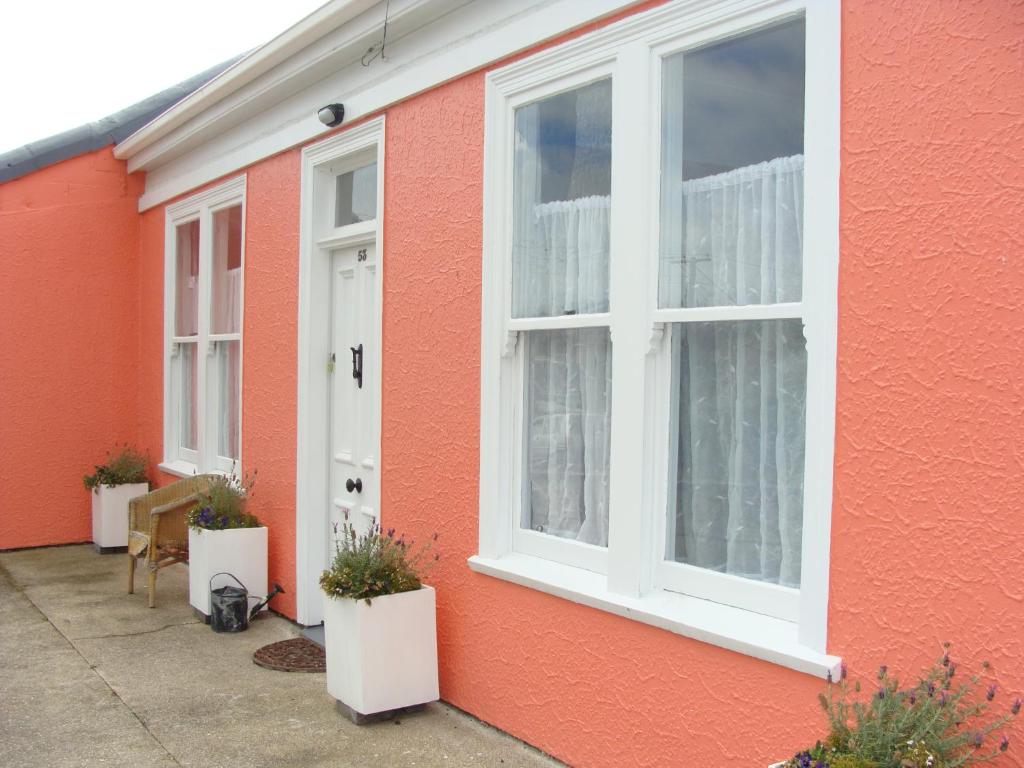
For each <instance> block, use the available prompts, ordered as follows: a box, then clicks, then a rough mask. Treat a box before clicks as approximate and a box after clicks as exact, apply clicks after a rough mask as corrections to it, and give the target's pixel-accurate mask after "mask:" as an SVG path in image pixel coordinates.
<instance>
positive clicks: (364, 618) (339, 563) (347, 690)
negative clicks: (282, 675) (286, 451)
mask: <svg viewBox="0 0 1024 768" xmlns="http://www.w3.org/2000/svg"><path fill="white" fill-rule="evenodd" d="M335 534H336V536H335V556H334V559H333V561H332V563H331V567H330V568H329V569H328V570H326V571H324V573H323V575H322V576H321V577H320V587H321V589H323V591H324V636H325V646H326V653H327V691H328V693H330V695H331V696H333V697H334V698H335V699H336V700H337V701H338V706H339V709H341V710H342V711H343V712H344V713H345V714H346V715H347V716H348V717H349V718H350V719H351V720H352V721H353V722H355V723H356V724H357V725H361V724H363V723H366V722H369V721H372V720H376V719H379V718H380V717H382V716H385V715H386V714H389V713H391V712H393V711H396V710H401V709H406V708H409V707H415V706H419V705H422V704H426V703H427V702H430V701H436V700H437V698H438V687H437V627H436V617H435V594H434V590H433V588H432V587H429V586H427V585H426V584H424V583H423V581H422V578H423V576H424V575H425V572H426V569H427V567H429V566H430V565H432V564H433V563H434V562H435V561H436V560H437V559H438V557H439V555H436V554H433V555H431V548H432V546H433V543H434V541H436V540H437V534H434V536H433V538H432V539H431V540H430V541H428V542H427V543H426V544H425V545H421V546H420V547H416V546H415V542H409V543H406V541H405V537H404V536H397V537H396V536H395V531H394V529H391V530H389V531H387V533H382V532H381V530H380V528H379V526H377V525H376V524H375V525H374V526H372V527H371V528H370V530H369V531H368V532H367V533H365V534H357V533H356V531H355V529H354V527H353V526H352V524H351V523H350V522H349V520H348V515H347V514H346V516H345V520H344V522H343V524H342V527H341V530H340V532H339V531H337V530H336V531H335Z"/></svg>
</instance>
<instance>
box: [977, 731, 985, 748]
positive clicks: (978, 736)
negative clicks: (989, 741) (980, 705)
mask: <svg viewBox="0 0 1024 768" xmlns="http://www.w3.org/2000/svg"><path fill="white" fill-rule="evenodd" d="M984 740H985V737H984V736H982V734H981V731H976V732H975V734H974V748H975V749H980V748H981V744H982V742H983V741H984Z"/></svg>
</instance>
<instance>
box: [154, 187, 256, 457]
mask: <svg viewBox="0 0 1024 768" xmlns="http://www.w3.org/2000/svg"><path fill="white" fill-rule="evenodd" d="M245 190H246V177H245V176H244V175H242V176H238V177H236V178H233V179H230V180H228V181H226V182H224V183H223V184H218V185H217V186H215V187H211V188H210V189H207V190H204V191H202V192H200V193H198V194H196V195H193V196H191V197H189V198H186V199H185V200H181V201H179V202H177V203H175V204H173V205H169V206H167V209H166V211H165V221H164V236H165V239H164V408H163V418H164V451H163V453H164V459H163V461H162V462H161V463H160V469H162V470H163V471H165V472H168V473H169V474H173V475H178V476H181V477H191V476H192V475H194V474H197V473H202V472H216V473H222V474H229V473H231V472H234V473H235V474H238V475H241V465H242V450H243V449H242V398H241V391H240V392H239V398H238V410H239V413H238V424H239V437H238V452H239V457H238V459H237V460H233V459H229V458H227V457H223V456H219V455H218V452H217V431H216V428H215V426H214V422H215V420H216V416H217V411H216V407H215V406H213V405H211V404H212V403H215V402H216V381H215V377H214V376H212V375H211V376H208V375H207V371H208V370H212V363H211V361H212V359H213V356H214V355H215V353H216V345H217V343H219V342H225V341H237V342H238V345H239V352H238V354H239V389H240V390H242V387H243V381H242V377H243V372H244V364H243V355H244V344H243V343H242V332H241V330H240V331H239V332H238V333H212V332H211V330H210V324H211V309H212V303H211V302H212V285H211V283H212V277H213V264H212V262H213V259H212V254H213V216H214V214H215V213H217V212H218V211H221V210H224V209H226V208H232V207H234V206H236V205H240V206H241V207H242V235H241V238H242V253H241V270H242V274H241V282H240V285H239V292H240V294H241V295H240V296H239V328H240V329H241V328H243V327H244V322H245V229H246V209H245ZM189 221H198V222H199V295H198V305H199V326H198V329H199V332H198V335H197V336H196V337H195V341H194V342H191V341H189V342H187V343H194V344H195V345H196V366H197V369H198V371H197V375H196V381H197V385H196V392H195V397H196V420H197V424H196V432H197V440H196V443H197V450H195V451H191V450H188V449H186V448H183V447H182V446H181V440H180V433H179V430H180V428H181V418H180V410H179V409H180V406H181V403H180V398H179V394H178V388H177V387H176V385H175V382H176V381H177V377H178V374H179V365H180V362H179V361H180V357H179V355H178V348H179V344H180V343H182V341H180V340H179V339H177V338H176V337H175V334H174V330H175V322H174V321H175V317H174V314H175V307H176V295H175V291H176V286H177V283H176V279H175V278H176V270H177V258H176V249H177V237H176V232H177V227H178V226H180V225H182V224H186V223H188V222H189Z"/></svg>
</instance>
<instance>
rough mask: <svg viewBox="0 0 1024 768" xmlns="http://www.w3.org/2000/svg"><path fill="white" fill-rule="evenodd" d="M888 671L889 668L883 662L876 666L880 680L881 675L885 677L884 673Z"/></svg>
mask: <svg viewBox="0 0 1024 768" xmlns="http://www.w3.org/2000/svg"><path fill="white" fill-rule="evenodd" d="M888 671H889V668H888V667H887V666H885V664H883V665H882V666H880V667H879V668H878V679H879V680H881V679H882V678H883V677H885V675H886V673H887V672H888Z"/></svg>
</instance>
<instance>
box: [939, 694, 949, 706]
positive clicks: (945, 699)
mask: <svg viewBox="0 0 1024 768" xmlns="http://www.w3.org/2000/svg"><path fill="white" fill-rule="evenodd" d="M948 701H949V697H948V696H946V692H945V691H939V706H940V707H944V706H946V702H948Z"/></svg>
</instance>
